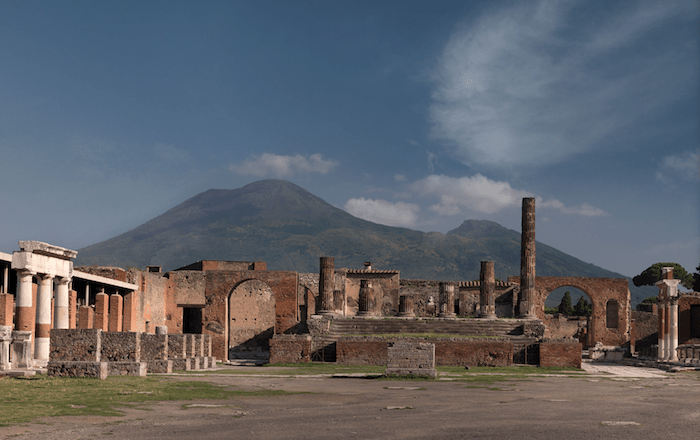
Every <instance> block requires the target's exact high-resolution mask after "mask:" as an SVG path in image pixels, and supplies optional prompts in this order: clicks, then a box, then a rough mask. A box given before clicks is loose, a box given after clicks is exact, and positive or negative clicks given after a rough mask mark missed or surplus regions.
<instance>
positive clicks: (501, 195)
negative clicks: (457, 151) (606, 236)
mask: <svg viewBox="0 0 700 440" xmlns="http://www.w3.org/2000/svg"><path fill="white" fill-rule="evenodd" d="M409 189H411V190H412V191H413V192H415V193H417V194H418V195H420V196H423V197H435V198H437V199H438V200H439V202H438V203H436V204H433V205H432V206H431V207H430V209H431V210H432V211H434V212H436V213H438V214H440V215H457V214H460V213H462V212H463V209H470V210H473V211H477V212H483V213H485V214H493V213H495V212H498V211H500V210H502V209H504V208H508V207H511V206H521V204H522V199H523V197H536V196H535V195H534V194H533V193H531V192H529V191H526V190H519V189H514V188H512V187H511V186H510V183H508V182H499V181H495V180H491V179H489V178H487V177H484V176H482V175H481V174H475V175H474V176H472V177H448V176H444V175H431V176H428V177H426V178H425V179H422V180H419V181H417V182H414V183H413V184H411V185H410V187H409ZM537 199H538V200H537V201H536V204H537V206H538V207H541V208H552V209H554V210H557V211H559V212H561V213H562V214H574V215H583V216H587V217H597V216H604V215H608V214H607V213H606V212H605V211H603V210H602V209H600V208H596V207H594V206H591V205H589V204H588V203H584V204H582V205H579V206H566V205H564V204H563V203H562V202H560V201H559V200H557V199H552V200H548V201H545V200H543V199H542V198H541V197H537Z"/></svg>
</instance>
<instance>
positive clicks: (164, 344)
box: [139, 333, 168, 360]
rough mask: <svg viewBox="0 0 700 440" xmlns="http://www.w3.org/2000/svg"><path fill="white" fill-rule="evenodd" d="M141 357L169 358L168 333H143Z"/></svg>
mask: <svg viewBox="0 0 700 440" xmlns="http://www.w3.org/2000/svg"><path fill="white" fill-rule="evenodd" d="M140 348H141V350H140V351H139V358H140V359H152V360H165V359H168V335H154V334H150V333H143V334H141V345H140Z"/></svg>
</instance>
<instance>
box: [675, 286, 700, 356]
mask: <svg viewBox="0 0 700 440" xmlns="http://www.w3.org/2000/svg"><path fill="white" fill-rule="evenodd" d="M699 305H700V293H698V292H689V293H684V294H683V296H682V297H681V298H680V299H679V300H678V343H679V344H698V343H700V334H698V333H700V332H698V327H697V322H696V323H695V325H696V327H695V328H693V322H692V317H691V309H692V308H693V306H699ZM698 318H699V317H696V318H695V319H698ZM694 330H695V333H693V331H694Z"/></svg>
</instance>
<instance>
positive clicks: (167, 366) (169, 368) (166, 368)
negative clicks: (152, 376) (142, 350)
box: [146, 360, 173, 373]
mask: <svg viewBox="0 0 700 440" xmlns="http://www.w3.org/2000/svg"><path fill="white" fill-rule="evenodd" d="M146 364H147V365H148V367H147V368H148V372H149V373H172V372H173V361H166V360H148V361H146Z"/></svg>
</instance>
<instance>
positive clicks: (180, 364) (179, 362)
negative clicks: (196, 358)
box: [171, 358, 191, 371]
mask: <svg viewBox="0 0 700 440" xmlns="http://www.w3.org/2000/svg"><path fill="white" fill-rule="evenodd" d="M190 360H191V359H190V358H178V359H171V361H172V364H173V371H183V370H184V371H190V370H191V368H190Z"/></svg>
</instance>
